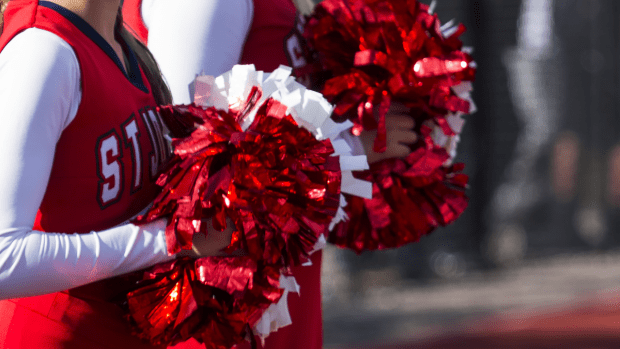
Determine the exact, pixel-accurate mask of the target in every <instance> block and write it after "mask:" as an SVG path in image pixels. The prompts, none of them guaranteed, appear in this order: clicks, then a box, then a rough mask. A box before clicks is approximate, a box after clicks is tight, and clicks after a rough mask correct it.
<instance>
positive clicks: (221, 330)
mask: <svg viewBox="0 0 620 349" xmlns="http://www.w3.org/2000/svg"><path fill="white" fill-rule="evenodd" d="M260 100H261V90H260V88H259V87H257V86H254V87H252V89H251V91H250V93H249V96H248V98H247V99H246V100H245V101H239V103H238V104H235V106H231V108H230V110H229V111H225V110H221V109H217V108H215V107H209V108H206V109H203V108H201V107H198V106H195V105H190V106H166V107H161V108H159V111H160V113H161V114H162V117H163V118H164V120H165V121H166V124H167V125H168V127H169V129H170V130H171V132H172V134H173V135H175V136H178V137H182V138H175V139H173V142H172V146H173V149H174V153H173V157H172V159H171V161H170V164H169V165H168V166H167V169H166V170H165V171H164V172H163V174H162V175H161V176H160V177H159V179H158V181H157V184H158V185H160V186H162V187H163V190H162V193H161V194H160V195H159V196H158V197H157V198H156V199H155V201H154V203H153V205H152V207H151V208H150V209H149V211H148V212H147V213H146V214H144V215H143V216H140V217H138V218H137V220H136V223H146V222H150V221H153V220H155V219H159V218H162V217H168V218H169V224H168V226H167V229H166V239H167V244H168V251H169V253H171V254H172V253H176V252H178V251H180V250H181V249H190V248H191V247H192V240H193V235H194V234H197V233H200V234H207V230H206V224H203V220H205V219H212V222H213V226H214V227H215V229H216V230H220V231H222V230H224V229H225V228H226V218H227V217H229V218H230V219H231V220H232V221H233V222H234V224H235V228H236V231H235V233H234V234H233V241H232V242H231V245H230V246H229V248H228V251H233V250H237V249H242V250H244V251H245V253H246V256H244V257H209V258H201V259H198V260H196V261H195V262H192V261H190V260H177V261H175V262H172V263H167V264H163V265H158V266H156V267H154V268H153V269H152V270H150V271H149V272H148V273H146V274H145V277H144V278H143V279H142V280H141V281H140V282H139V283H138V285H137V288H136V289H135V290H134V291H133V292H131V293H129V294H127V298H126V299H127V302H126V304H127V309H128V312H129V315H128V316H129V318H130V319H131V320H132V322H133V323H134V329H135V331H136V332H137V334H138V335H140V336H142V337H144V338H146V339H148V340H150V341H151V342H152V343H155V344H168V345H169V344H174V343H177V342H181V341H185V340H187V339H189V338H195V339H197V340H198V341H200V342H204V343H205V347H206V348H214V349H215V348H217V349H220V348H230V347H232V346H234V345H235V344H238V343H239V342H241V341H243V340H244V339H245V338H247V337H250V338H251V339H253V338H252V327H253V326H254V325H256V324H257V323H258V322H259V320H261V317H262V315H263V314H264V313H265V311H266V310H267V308H268V307H269V306H270V305H272V304H275V303H277V302H278V301H279V300H280V298H281V297H282V294H283V293H284V290H283V289H280V288H279V280H280V276H281V272H282V271H285V270H287V267H289V266H291V265H300V264H302V263H303V262H305V261H306V260H307V258H308V256H309V254H310V253H311V252H312V251H313V249H314V248H315V245H316V243H317V241H318V240H319V237H320V236H321V235H322V234H327V231H328V227H329V224H330V223H331V222H332V219H333V218H334V216H335V215H336V213H337V210H338V208H339V207H340V185H341V172H340V162H339V158H338V157H337V156H332V154H333V153H334V149H333V147H332V145H331V141H330V140H328V139H327V140H321V141H319V140H317V139H316V137H315V136H314V135H313V134H312V133H311V132H310V131H308V130H307V129H306V128H303V127H300V126H299V125H298V124H297V123H296V122H295V120H294V119H293V118H292V116H291V115H288V114H286V111H287V107H286V106H284V105H283V104H281V103H280V102H278V101H276V100H275V99H273V98H267V99H266V100H265V101H264V102H263V103H262V104H260V105H258V104H259V101H260ZM248 120H252V121H251V123H250V125H249V126H248V127H247V129H245V130H244V129H243V128H242V126H241V125H242V124H247V122H248ZM261 335H266V334H261Z"/></svg>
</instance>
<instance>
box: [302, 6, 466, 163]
mask: <svg viewBox="0 0 620 349" xmlns="http://www.w3.org/2000/svg"><path fill="white" fill-rule="evenodd" d="M464 31H465V27H464V26H463V25H459V26H458V27H456V28H452V27H442V26H441V24H440V22H439V19H438V18H437V16H436V15H435V14H433V13H432V11H431V10H430V9H429V6H427V5H424V4H422V3H420V2H418V1H416V0H378V1H367V0H325V1H323V2H321V3H320V4H319V5H317V7H316V8H315V10H314V13H313V14H312V16H311V17H310V18H309V19H308V21H307V22H306V29H305V34H304V36H305V38H306V40H307V43H308V46H309V47H310V49H311V50H313V51H314V52H315V57H318V59H319V61H320V64H321V67H322V69H323V70H324V73H325V75H326V77H327V80H326V81H325V84H324V87H323V89H322V92H323V94H324V95H325V97H326V98H327V99H328V100H329V101H330V102H332V103H334V104H335V105H336V107H335V109H334V114H335V117H348V118H349V119H351V120H352V121H353V122H354V123H355V126H354V129H353V131H354V132H357V133H358V132H361V130H363V129H364V130H372V129H378V132H377V139H376V141H375V151H377V152H382V151H384V150H385V146H386V139H385V137H386V130H385V114H386V113H387V110H388V109H389V106H390V104H391V102H392V100H397V101H399V102H403V103H404V104H405V105H407V106H409V107H411V108H415V109H417V110H418V111H420V113H418V115H416V116H415V118H416V121H417V123H418V124H422V123H423V122H424V121H425V120H432V121H433V122H435V123H436V124H437V125H438V126H440V127H441V128H442V130H443V131H444V133H445V134H446V135H447V136H452V135H453V134H454V130H452V129H451V128H450V126H449V125H448V123H447V121H446V115H447V114H448V113H450V112H453V113H456V112H462V113H469V112H470V103H469V101H468V100H467V99H466V98H462V96H461V95H459V93H458V92H457V91H455V87H456V86H458V85H460V84H461V82H463V81H473V79H474V75H475V67H476V66H475V63H474V62H473V60H472V58H471V56H470V55H469V54H468V53H467V51H468V50H466V49H463V46H462V43H461V41H460V40H459V36H460V35H461V34H462V33H463V32H464ZM375 107H378V109H379V120H378V122H377V120H376V119H375V117H374V114H373V110H374V109H375Z"/></svg>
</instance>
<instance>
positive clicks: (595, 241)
mask: <svg viewBox="0 0 620 349" xmlns="http://www.w3.org/2000/svg"><path fill="white" fill-rule="evenodd" d="M436 13H438V15H439V17H440V19H441V21H442V22H447V21H448V20H450V19H455V20H456V21H458V22H462V23H464V24H465V25H466V26H467V28H468V31H467V33H466V34H465V35H464V36H463V41H464V42H465V44H466V45H468V46H473V47H474V57H475V59H476V61H477V63H478V68H479V70H478V75H477V80H476V83H475V91H474V92H475V93H474V98H475V101H476V104H477V106H478V112H477V113H476V114H474V115H472V116H469V117H468V123H467V125H466V128H465V131H464V133H463V135H462V141H461V143H460V145H459V157H458V160H460V161H462V162H465V163H466V166H467V167H466V172H467V173H468V174H469V175H470V176H471V179H470V186H471V187H470V189H469V192H468V194H469V197H470V206H469V208H468V210H467V211H466V212H465V214H463V216H462V217H461V218H460V219H459V220H458V221H457V222H456V223H455V224H454V225H453V226H451V227H448V228H445V229H442V230H439V231H436V232H434V233H433V234H432V235H431V236H428V237H426V238H423V239H422V241H420V242H419V243H417V244H415V245H412V246H408V247H405V248H402V249H399V250H393V251H381V252H376V253H364V254H362V255H360V256H356V255H354V254H353V253H349V252H348V251H342V250H338V249H336V248H328V249H327V251H326V252H325V259H324V271H323V276H324V277H323V297H324V308H323V309H324V324H325V347H326V348H431V347H433V348H453V347H454V348H456V347H460V348H463V347H467V348H534V347H535V348H556V347H559V346H563V347H570V348H618V347H620V339H616V338H620V336H619V335H618V333H620V332H618V330H620V303H619V301H618V295H620V249H619V246H620V232H619V230H618V223H619V221H620V216H619V215H618V213H619V209H620V90H619V87H620V65H619V64H620V57H619V55H618V53H619V52H620V2H618V1H616V0H479V1H474V0H440V1H438V2H437V7H436ZM532 343H538V344H536V345H537V346H535V345H534V344H532ZM580 345H581V346H580Z"/></svg>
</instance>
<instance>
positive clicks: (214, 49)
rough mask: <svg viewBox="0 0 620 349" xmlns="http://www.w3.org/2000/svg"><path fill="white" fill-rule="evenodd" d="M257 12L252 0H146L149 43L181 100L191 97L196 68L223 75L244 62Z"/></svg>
mask: <svg viewBox="0 0 620 349" xmlns="http://www.w3.org/2000/svg"><path fill="white" fill-rule="evenodd" d="M252 15H253V2H252V0H144V1H143V3H142V18H143V20H144V23H145V25H146V26H147V28H148V29H149V38H148V42H149V44H148V46H149V49H150V50H151V52H152V53H153V55H154V56H155V58H156V59H157V62H158V64H159V66H160V68H161V71H162V73H163V75H164V77H165V78H166V80H167V82H168V85H169V86H170V90H171V91H172V97H173V99H174V102H175V103H176V104H187V103H190V102H191V101H192V99H193V96H191V95H190V92H189V91H190V90H189V85H190V84H191V83H192V82H193V81H194V79H195V78H196V75H197V74H200V73H204V74H207V75H213V76H218V75H220V74H221V73H224V72H226V71H228V70H230V69H231V68H232V66H233V65H234V64H236V63H238V62H239V59H240V56H241V52H242V50H243V45H244V43H245V38H246V36H247V33H248V31H249V29H250V25H251V23H252Z"/></svg>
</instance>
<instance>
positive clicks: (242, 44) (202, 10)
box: [123, 0, 363, 349]
mask: <svg viewBox="0 0 620 349" xmlns="http://www.w3.org/2000/svg"><path fill="white" fill-rule="evenodd" d="M123 17H124V21H125V23H126V26H127V27H128V28H129V30H130V31H132V32H133V33H134V34H135V35H136V36H137V37H139V38H140V39H141V40H142V41H143V42H144V43H147V44H148V47H149V49H150V50H151V52H153V55H154V56H155V58H156V59H157V62H158V64H159V66H160V68H161V70H162V73H163V75H164V77H165V78H166V80H167V82H168V84H169V86H170V89H171V91H172V95H173V99H174V102H175V103H177V104H183V103H190V102H191V101H192V93H191V90H190V88H189V87H188V86H189V85H190V83H191V82H192V81H193V80H194V78H195V77H196V75H197V74H200V73H204V74H207V75H213V76H218V75H220V74H222V73H224V72H226V71H228V70H230V69H231V68H232V66H233V65H234V64H254V65H255V66H256V69H257V70H263V71H266V72H271V71H273V70H275V69H276V68H277V67H278V66H280V65H287V66H291V67H293V68H295V69H300V68H303V66H304V65H305V63H306V62H305V61H304V60H303V58H302V56H301V54H300V53H301V52H300V49H301V47H300V43H301V40H300V39H301V32H300V29H301V28H300V23H299V21H298V14H297V11H296V8H295V5H294V4H293V2H292V1H291V0H255V1H252V0H124V4H123ZM357 148H358V149H357V152H360V149H361V145H358V146H357ZM361 154H363V150H361ZM293 275H294V276H295V278H296V279H297V282H298V283H299V285H300V287H301V288H300V289H301V291H300V295H296V294H291V295H289V310H290V313H291V318H292V325H290V326H286V327H284V328H281V329H279V330H278V331H277V332H275V333H272V334H271V335H270V336H269V337H267V340H266V345H265V347H266V348H304V349H305V348H307V349H319V348H322V344H323V328H322V312H321V282H320V280H321V252H320V251H319V252H316V253H314V254H313V255H312V266H304V267H295V268H293ZM175 348H200V346H198V344H197V343H196V342H191V341H190V342H187V343H185V344H180V345H178V346H176V347H175Z"/></svg>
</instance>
